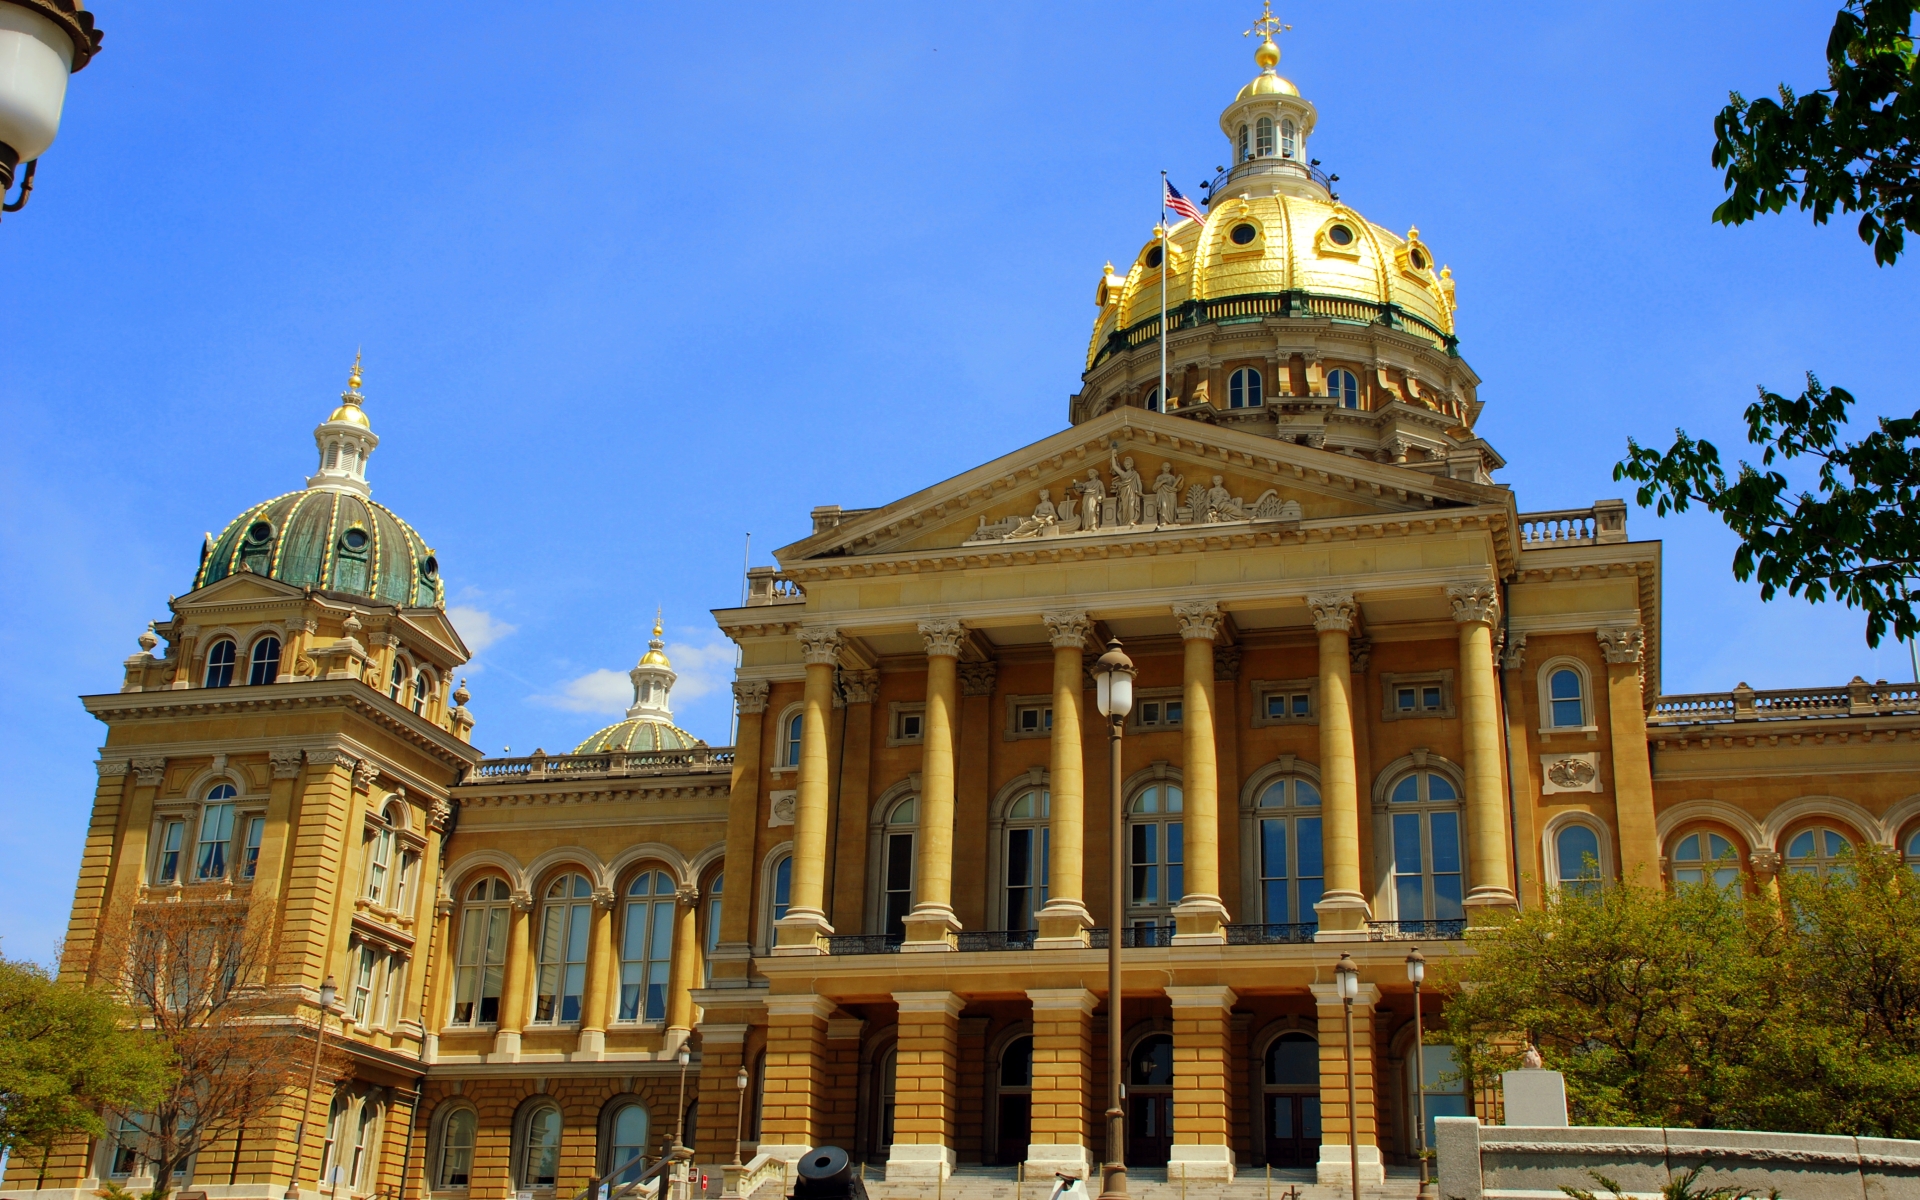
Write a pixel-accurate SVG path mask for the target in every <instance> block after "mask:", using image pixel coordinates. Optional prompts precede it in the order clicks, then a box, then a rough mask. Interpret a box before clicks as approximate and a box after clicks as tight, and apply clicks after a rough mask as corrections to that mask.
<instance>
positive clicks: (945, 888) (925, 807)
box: [901, 619, 966, 950]
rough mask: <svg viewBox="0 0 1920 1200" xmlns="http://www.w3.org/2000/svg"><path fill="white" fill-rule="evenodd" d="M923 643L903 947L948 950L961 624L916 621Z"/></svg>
mask: <svg viewBox="0 0 1920 1200" xmlns="http://www.w3.org/2000/svg"><path fill="white" fill-rule="evenodd" d="M920 636H921V637H922V638H924V639H925V640H926V643H927V715H926V721H925V723H924V725H922V727H921V760H920V836H919V853H918V855H917V856H916V857H915V860H914V870H913V876H914V878H913V891H914V897H913V900H914V903H913V911H912V912H911V913H908V914H907V918H906V920H905V922H903V923H904V924H905V925H906V930H907V940H906V944H905V945H903V946H901V949H902V950H951V949H953V948H954V946H953V935H954V934H955V933H957V932H958V931H959V929H960V918H959V917H957V916H955V915H954V912H953V717H954V710H955V709H956V708H957V707H958V706H959V703H960V696H959V674H958V668H959V665H960V642H961V639H962V638H964V637H965V636H966V633H965V630H963V629H962V628H961V627H960V622H958V621H955V620H951V619H945V620H935V621H922V622H920Z"/></svg>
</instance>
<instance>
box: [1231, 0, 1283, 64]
mask: <svg viewBox="0 0 1920 1200" xmlns="http://www.w3.org/2000/svg"><path fill="white" fill-rule="evenodd" d="M1292 28H1293V26H1291V25H1283V24H1281V23H1280V18H1279V17H1276V16H1274V15H1273V0H1260V19H1259V20H1258V21H1255V22H1254V23H1253V28H1252V29H1249V30H1247V31H1246V32H1245V33H1242V34H1241V35H1240V36H1241V37H1252V36H1253V35H1254V34H1256V33H1257V34H1259V35H1260V45H1259V47H1258V48H1257V49H1255V50H1254V52H1253V61H1255V62H1257V63H1259V64H1260V69H1261V70H1263V71H1271V70H1273V68H1274V67H1276V66H1278V65H1279V63H1280V47H1279V46H1277V45H1275V44H1274V40H1273V35H1274V34H1276V33H1286V32H1287V31H1289V30H1291V29H1292Z"/></svg>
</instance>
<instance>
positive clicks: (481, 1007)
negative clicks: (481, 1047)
mask: <svg viewBox="0 0 1920 1200" xmlns="http://www.w3.org/2000/svg"><path fill="white" fill-rule="evenodd" d="M506 958H507V908H506V905H504V904H502V905H489V906H480V905H475V906H473V907H471V908H469V909H467V910H466V912H464V913H463V914H461V918H460V968H459V976H458V981H457V984H456V987H455V991H454V1002H453V1019H454V1022H455V1023H456V1024H460V1025H470V1024H473V1023H475V1022H479V1023H481V1024H489V1023H491V1022H494V1021H498V1020H499V1019H500V976H501V970H502V966H503V965H504V964H505V962H506Z"/></svg>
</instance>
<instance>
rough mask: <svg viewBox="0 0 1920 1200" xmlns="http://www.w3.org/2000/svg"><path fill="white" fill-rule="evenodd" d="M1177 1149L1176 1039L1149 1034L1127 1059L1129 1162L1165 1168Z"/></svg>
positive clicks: (1163, 1035) (1158, 1034)
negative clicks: (1174, 1089) (1174, 1142)
mask: <svg viewBox="0 0 1920 1200" xmlns="http://www.w3.org/2000/svg"><path fill="white" fill-rule="evenodd" d="M1172 1149H1173V1038H1172V1037H1171V1036H1170V1035H1168V1034H1164V1033H1153V1034H1148V1035H1147V1036H1146V1037H1143V1038H1141V1039H1140V1040H1139V1041H1138V1042H1136V1043H1134V1047H1133V1053H1132V1055H1130V1056H1129V1057H1128V1059H1127V1161H1128V1162H1130V1163H1132V1162H1137V1163H1139V1164H1140V1165H1141V1166H1146V1167H1163V1166H1165V1165H1166V1164H1167V1159H1168V1157H1169V1154H1170V1152H1171V1151H1172Z"/></svg>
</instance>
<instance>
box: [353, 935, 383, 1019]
mask: <svg viewBox="0 0 1920 1200" xmlns="http://www.w3.org/2000/svg"><path fill="white" fill-rule="evenodd" d="M359 951H360V957H359V961H357V962H356V963H355V964H354V969H353V1001H352V1004H351V1006H350V1007H349V1008H348V1010H347V1012H348V1015H349V1016H351V1017H352V1018H353V1022H354V1024H356V1025H365V1024H366V1023H367V1010H368V1008H369V1007H370V1006H371V1005H372V1003H373V969H374V966H375V964H376V962H377V959H378V956H377V955H375V954H374V952H373V947H372V946H361V947H360V948H359Z"/></svg>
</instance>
